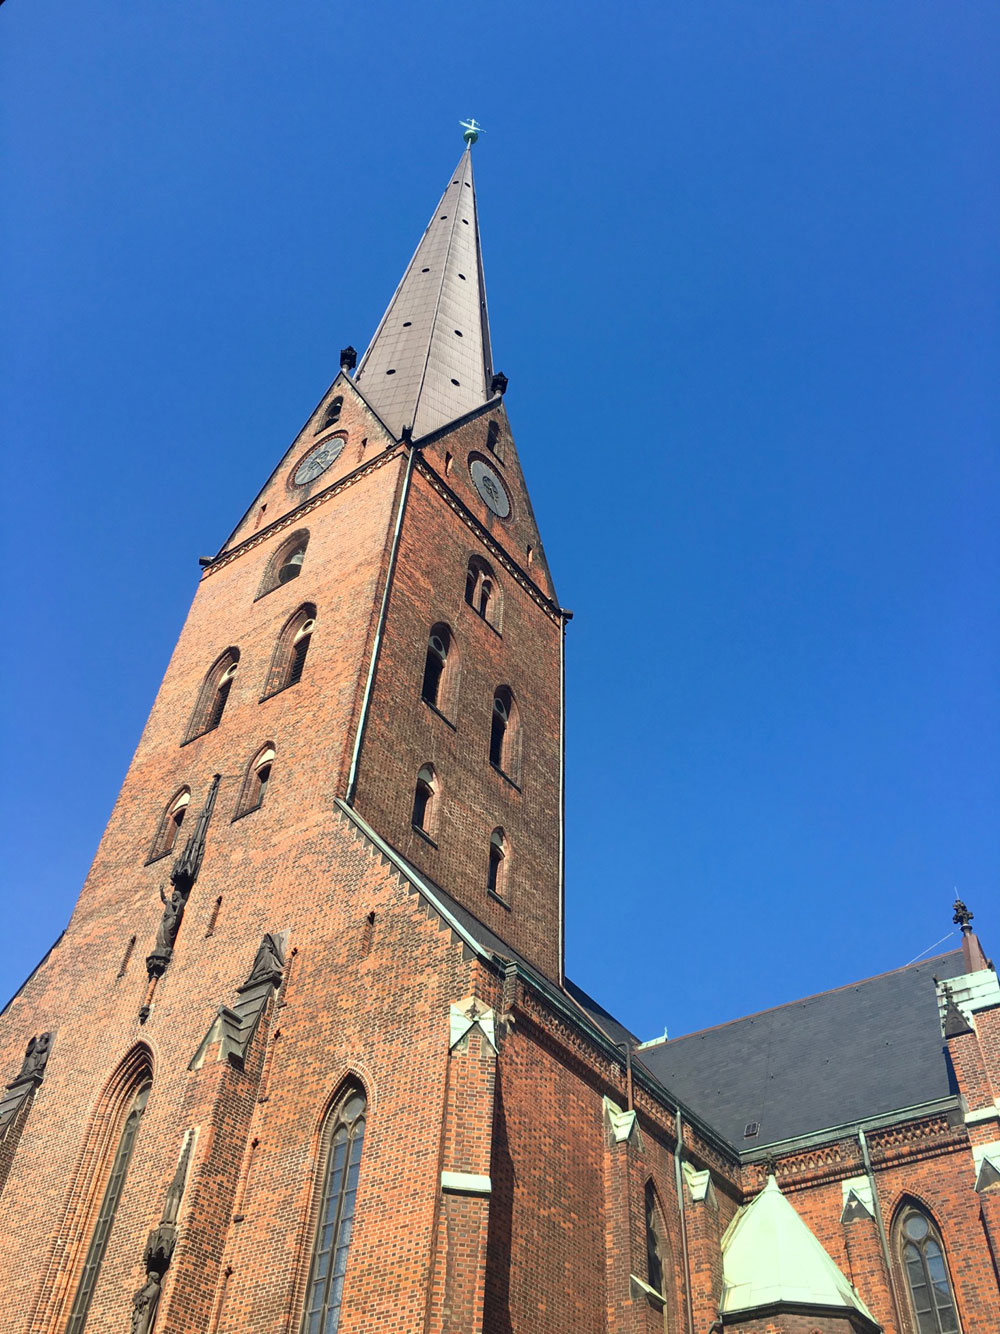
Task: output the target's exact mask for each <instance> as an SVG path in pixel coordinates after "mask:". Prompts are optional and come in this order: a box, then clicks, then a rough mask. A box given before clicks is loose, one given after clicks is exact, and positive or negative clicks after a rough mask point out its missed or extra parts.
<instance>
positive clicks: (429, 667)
mask: <svg viewBox="0 0 1000 1334" xmlns="http://www.w3.org/2000/svg"><path fill="white" fill-rule="evenodd" d="M447 658H448V640H447V637H446V634H442V633H441V631H437V632H436V633H434V632H432V634H431V637H430V639H429V641H428V643H427V659H426V661H425V663H424V681H423V685H422V686H421V688H420V693H421V695H422V696H423V697H424V699H425V700H426V701H427V703H428V704H433V705H434V706H435V708H436V707H437V705H438V701H439V699H440V695H441V678H442V676H443V675H444V665H445V662H446V661H447Z"/></svg>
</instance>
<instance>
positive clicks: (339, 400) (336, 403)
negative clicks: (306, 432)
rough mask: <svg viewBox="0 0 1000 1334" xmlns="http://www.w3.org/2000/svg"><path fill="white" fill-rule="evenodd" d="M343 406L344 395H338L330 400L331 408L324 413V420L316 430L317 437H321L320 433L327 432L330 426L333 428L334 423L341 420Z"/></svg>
mask: <svg viewBox="0 0 1000 1334" xmlns="http://www.w3.org/2000/svg"><path fill="white" fill-rule="evenodd" d="M343 406H344V396H343V395H342V394H338V395H337V397H336V398H331V399H330V406H329V407H328V408H327V410H326V412H324V414H323V420H322V421H321V422H320V424H319V426H317V428H316V434H317V435H319V433H320V431H325V430H326V428H327V427H328V426H332V425H333V424H334V422H337V421H339V420H340V410H341V408H342V407H343Z"/></svg>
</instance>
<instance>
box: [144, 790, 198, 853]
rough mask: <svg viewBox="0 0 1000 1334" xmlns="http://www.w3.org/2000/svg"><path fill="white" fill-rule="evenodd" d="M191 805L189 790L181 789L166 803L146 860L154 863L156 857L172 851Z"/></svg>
mask: <svg viewBox="0 0 1000 1334" xmlns="http://www.w3.org/2000/svg"><path fill="white" fill-rule="evenodd" d="M190 803H191V789H190V788H188V787H182V788H181V790H180V791H179V792H176V793H175V794H174V795H173V796H172V797H171V799H170V801H169V802H167V805H166V808H165V810H164V812H163V814H162V815H161V816H160V823H159V825H158V826H157V829H156V837H155V838H154V839H153V846H152V848H150V850H149V856H148V858H147V859H146V860H147V861H150V862H155V861H156V859H157V857H165V856H166V855H167V853H168V852H172V851H173V847H174V844H175V843H176V842H177V835H178V833H179V831H180V827H181V825H182V824H183V823H184V817H185V815H186V814H187V809H188V806H189V805H190Z"/></svg>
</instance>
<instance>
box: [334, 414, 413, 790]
mask: <svg viewBox="0 0 1000 1334" xmlns="http://www.w3.org/2000/svg"><path fill="white" fill-rule="evenodd" d="M403 439H404V440H405V441H406V443H407V444H408V445H409V449H410V453H409V457H408V458H407V460H406V473H405V475H404V477H403V489H402V491H401V492H400V496H399V505H398V506H397V508H396V526H395V528H394V529H393V533H392V551H391V552H390V554H389V568H388V570H387V571H386V575H385V588H383V590H382V605H381V607H380V608H379V613H378V628H377V630H376V631H375V642H374V644H373V645H372V656H371V661H370V662H369V664H368V677H367V680H366V681H365V693H364V698H363V699H362V701H361V717H360V718H359V720H358V730H357V733H356V734H355V737H354V750H353V751H352V753H351V768H350V772H349V773H348V775H347V804H348V806H352V805H353V804H354V795H355V793H356V792H357V788H358V761H359V759H360V758H361V743H362V741H363V740H364V735H365V728H366V726H367V724H368V710H369V708H370V707H371V700H372V686H373V685H374V682H375V668H376V667H377V666H378V655H379V649H380V648H381V647H382V632H383V631H384V629H385V618H386V615H387V614H388V611H389V593H390V591H391V589H392V576H393V575H394V574H395V572H396V556H397V555H398V553H399V535H400V532H401V531H402V528H403V513H404V511H405V509H406V499H407V496H408V495H409V494H410V478H411V477H412V476H413V464H414V460H415V459H416V457H417V451H416V450H415V449H414V448H413V444H412V442H411V440H410V438H409V434H408V433H407V432H405V431H404V433H403Z"/></svg>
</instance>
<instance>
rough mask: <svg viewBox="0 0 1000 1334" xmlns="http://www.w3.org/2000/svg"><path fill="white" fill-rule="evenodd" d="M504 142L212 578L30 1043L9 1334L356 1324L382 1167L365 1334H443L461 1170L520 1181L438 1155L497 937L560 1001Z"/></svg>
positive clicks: (554, 795)
mask: <svg viewBox="0 0 1000 1334" xmlns="http://www.w3.org/2000/svg"><path fill="white" fill-rule="evenodd" d="M475 138H476V130H475V127H474V125H473V127H472V128H471V129H469V130H468V131H467V134H466V140H467V144H466V149H465V152H464V153H463V155H462V158H461V160H460V161H459V163H458V166H457V167H456V169H455V171H454V172H453V173H452V174H451V175H450V176H449V178H448V181H447V184H446V186H445V189H444V193H443V194H442V196H441V200H440V203H439V204H438V206H437V207H436V208H435V210H434V213H433V215H432V217H431V219H430V221H429V223H428V225H427V228H426V230H425V232H424V234H423V236H422V237H421V239H420V242H419V244H418V246H417V249H416V252H415V253H414V256H413V258H412V260H411V261H410V264H409V266H408V267H407V269H406V271H405V273H404V275H403V278H402V281H401V282H400V284H399V286H398V288H397V289H396V292H395V294H394V296H393V297H392V300H391V301H390V303H389V306H388V309H387V310H386V313H385V315H384V317H383V319H382V321H381V323H380V324H379V325H378V328H377V330H376V333H375V335H374V337H373V339H372V341H371V344H370V346H369V347H368V350H367V351H366V352H365V354H364V356H363V357H362V358H361V361H360V364H358V365H357V368H356V370H355V361H356V358H355V354H354V352H353V349H351V348H347V349H345V350H344V352H343V353H342V355H341V367H340V372H339V374H338V375H337V377H336V379H335V380H334V382H333V384H332V385H331V386H330V388H329V390H328V391H327V392H326V393H325V394H324V395H323V397H322V399H321V400H320V402H319V404H318V405H317V407H316V408H315V410H314V411H313V412H312V413H311V415H310V416H309V418H308V420H307V421H306V423H305V425H304V426H303V428H302V430H301V431H300V432H299V434H298V436H297V437H296V438H295V440H294V441H293V442H292V444H291V445H290V446H289V448H288V449H287V450H286V451H285V453H284V454H283V455H282V456H281V458H280V459H279V460H278V462H277V465H276V467H275V469H274V471H273V473H272V474H271V476H270V477H269V478H268V479H267V480H266V481H265V482H264V485H263V486H262V488H261V490H260V492H259V494H258V495H257V497H256V498H255V499H254V501H253V504H252V505H251V506H250V507H249V509H248V510H247V511H246V513H245V514H244V515H243V517H242V518H241V519H240V520H239V522H238V523H237V524H236V526H235V528H234V530H233V532H232V534H231V535H230V536H229V538H228V539H227V540H226V541H225V542H224V543H223V545H222V547H221V549H220V550H219V552H218V554H217V555H216V556H215V557H213V558H212V559H210V560H209V559H206V560H203V561H202V566H203V570H202V574H201V579H200V582H199V585H198V589H197V592H196V595H195V598H194V602H193V604H192V607H191V610H190V612H189V614H188V617H187V620H186V622H185V625H184V627H183V629H182V631H181V635H180V638H179V640H178V643H177V646H176V648H175V650H174V652H173V655H172V657H171V659H170V662H169V665H168V667H167V670H166V673H165V675H164V678H163V682H162V685H161V687H160V689H159V691H158V693H157V696H156V699H155V701H154V703H153V707H152V710H151V712H150V715H149V719H148V721H147V723H146V726H145V728H144V729H143V733H142V736H141V738H140V740H139V744H138V747H137V749H136V752H135V755H134V757H133V760H132V763H131V765H130V767H129V770H128V773H127V775H126V777H125V781H124V783H123V785H122V789H121V792H120V795H119V797H118V800H117V802H116V803H115V806H114V809H113V811H112V814H111V818H110V820H109V823H108V826H107V829H106V831H105V833H104V836H103V838H102V840H101V843H100V846H99V848H98V851H97V854H96V857H95V859H94V863H93V866H92V868H91V871H90V874H89V875H88V877H87V880H86V883H85V885H84V887H83V890H82V892H81V894H80V898H79V901H78V903H77V905H76V908H75V910H74V912H73V916H72V919H71V921H70V923H69V925H68V927H67V929H66V931H65V933H64V934H63V936H62V937H61V938H60V941H59V942H58V945H57V946H56V947H55V948H54V949H53V950H52V951H51V952H50V954H49V955H48V956H47V958H46V959H45V960H44V961H43V963H42V964H41V965H40V966H39V968H38V969H37V970H36V971H35V973H34V974H33V975H32V976H31V978H30V979H29V980H28V982H27V983H26V984H25V986H24V987H23V988H22V990H21V991H20V992H19V993H18V995H17V997H16V998H15V999H14V1001H13V1002H12V1004H11V1005H10V1007H9V1008H8V1010H7V1011H6V1013H5V1015H4V1016H3V1027H2V1042H3V1052H4V1059H5V1060H6V1067H7V1071H8V1073H7V1074H6V1079H8V1080H12V1083H11V1085H10V1087H9V1089H8V1093H7V1096H6V1099H5V1101H3V1102H2V1103H0V1130H5V1132H6V1133H5V1137H4V1140H3V1145H2V1155H0V1178H2V1180H3V1182H4V1207H5V1216H6V1218H7V1220H8V1221H7V1225H6V1227H5V1229H4V1234H5V1235H4V1237H3V1241H2V1248H0V1249H2V1251H3V1252H4V1259H5V1261H6V1264H5V1272H6V1273H7V1279H6V1281H5V1298H6V1300H5V1302H4V1309H5V1315H4V1317H3V1324H4V1327H5V1328H8V1329H10V1330H19V1331H27V1330H29V1329H30V1330H32V1331H39V1332H41V1331H52V1332H53V1334H55V1331H62V1330H64V1329H65V1330H69V1331H72V1334H81V1332H82V1331H83V1329H84V1328H87V1329H104V1328H107V1329H118V1328H124V1327H125V1322H126V1321H127V1320H128V1319H129V1318H130V1312H131V1317H132V1320H133V1325H134V1327H135V1328H136V1329H141V1330H148V1329H151V1328H152V1326H153V1323H154V1322H155V1324H156V1327H157V1329H158V1330H159V1331H164V1334H165V1331H167V1330H168V1329H170V1330H209V1329H210V1330H212V1331H224V1330H234V1331H235V1330H242V1329H247V1328H253V1329H254V1330H260V1329H263V1328H265V1327H266V1328H273V1329H274V1330H275V1331H277V1330H278V1329H279V1328H280V1329H282V1330H286V1329H296V1330H297V1329H299V1328H302V1329H304V1330H306V1331H307V1334H319V1329H320V1327H322V1328H323V1329H324V1330H325V1331H326V1334H332V1331H333V1330H334V1329H336V1328H337V1327H338V1322H339V1321H340V1319H341V1303H342V1300H343V1301H346V1300H347V1298H346V1297H344V1296H343V1294H342V1291H341V1288H342V1285H343V1278H344V1266H345V1265H346V1257H347V1244H348V1240H349V1238H350V1234H351V1229H352V1223H351V1221H350V1217H351V1214H350V1211H351V1210H352V1209H353V1191H354V1189H355V1187H356V1185H357V1180H356V1177H357V1171H358V1163H359V1161H360V1155H361V1147H362V1142H363V1141H364V1152H365V1173H366V1174H368V1173H370V1175H371V1182H372V1185H371V1190H372V1192H373V1194H372V1199H373V1200H374V1199H375V1198H376V1196H377V1198H378V1199H379V1204H378V1206H377V1207H373V1208H372V1209H368V1210H366V1214H365V1218H364V1220H359V1226H358V1228H357V1229H356V1234H357V1235H356V1236H355V1238H354V1240H353V1241H352V1242H351V1264H352V1269H353V1268H354V1267H356V1269H357V1275H356V1276H355V1277H354V1278H353V1279H352V1289H351V1291H352V1292H353V1296H352V1297H351V1302H352V1303H353V1305H352V1306H351V1307H350V1309H351V1311H353V1312H354V1313H355V1314H354V1316H353V1317H352V1320H347V1308H344V1319H345V1322H346V1323H345V1328H350V1329H359V1330H360V1329H363V1328H364V1329H373V1328H379V1329H387V1330H388V1329H400V1330H402V1329H412V1328H417V1327H418V1323H419V1322H417V1320H416V1312H417V1311H418V1310H420V1311H421V1312H423V1311H425V1310H427V1311H429V1310H431V1309H432V1308H433V1306H434V1302H435V1301H437V1300H439V1298H435V1296H434V1294H433V1286H434V1283H435V1281H436V1280H435V1277H434V1275H435V1266H436V1264H438V1261H437V1260H436V1259H435V1255H436V1248H439V1247H440V1244H441V1237H442V1229H443V1228H444V1226H445V1224H444V1222H443V1220H442V1215H441V1207H442V1206H441V1199H440V1196H441V1185H440V1174H441V1171H442V1165H444V1169H445V1170H446V1169H447V1166H448V1160H449V1158H450V1157H454V1156H455V1154H458V1157H457V1158H456V1159H455V1161H456V1163H458V1165H459V1167H461V1166H462V1163H461V1162H459V1159H462V1161H463V1162H464V1159H463V1154H464V1155H465V1157H466V1158H467V1157H468V1156H469V1153H471V1154H472V1158H473V1159H475V1161H474V1162H473V1163H472V1166H473V1167H475V1168H476V1169H477V1170H476V1171H475V1172H473V1173H472V1174H471V1175H472V1176H485V1175H486V1174H488V1172H489V1162H488V1156H487V1159H486V1160H485V1161H480V1159H482V1151H481V1146H480V1149H479V1150H475V1149H473V1148H469V1150H468V1152H467V1151H466V1150H461V1149H457V1148H456V1147H455V1145H452V1146H451V1147H450V1148H448V1147H447V1146H446V1144H445V1138H446V1135H447V1134H452V1135H453V1134H454V1133H455V1126H454V1124H452V1126H451V1130H450V1131H448V1132H445V1130H444V1129H443V1126H444V1124H445V1123H447V1122H448V1113H447V1103H448V1099H449V1097H454V1096H455V1089H454V1085H453V1084H452V1085H451V1086H450V1088H449V1084H450V1081H449V1075H448V1071H449V1059H448V1056H449V1048H448V1045H447V1043H442V1042H441V1041H439V1040H438V1039H440V1037H441V1035H442V1031H443V1030H441V1022H442V1021H443V1020H442V1016H445V1017H446V1016H447V1015H448V1013H449V1007H450V1006H453V1005H454V1004H456V1003H457V1002H463V1003H464V1005H465V1010H469V1012H470V1013H471V1014H472V1016H473V1018H472V1020H469V1019H468V1018H463V1017H461V1015H464V1013H465V1010H463V1011H461V1012H457V1013H459V1014H460V1017H459V1018H458V1019H457V1020H456V1019H454V1018H453V1020H452V1021H450V1022H452V1024H453V1025H454V1024H455V1023H457V1024H458V1025H459V1027H461V1026H462V1025H463V1024H464V1025H465V1033H464V1040H465V1047H466V1048H467V1047H468V1046H469V1038H468V1030H469V1029H475V1034H474V1037H475V1041H474V1042H473V1046H475V1047H476V1050H477V1052H478V1050H479V1047H480V1046H482V1047H483V1052H484V1053H486V1052H487V1051H490V1052H492V1051H493V1046H492V1045H491V1044H494V1043H495V1035H494V1034H493V1029H492V1028H491V1027H490V1025H489V1024H486V1025H485V1026H484V1025H483V1024H478V1023H477V1022H476V1014H477V1012H485V1011H487V1010H488V1008H489V1006H488V1004H487V1003H483V1002H482V1001H480V1003H479V1004H478V1005H477V1004H476V1003H475V1000H474V998H475V996H476V995H477V994H478V995H479V996H480V997H481V996H482V994H483V992H482V987H481V986H477V984H476V980H475V977H474V969H473V959H474V958H475V957H478V956H482V955H484V954H485V952H486V946H484V945H483V944H482V941H486V942H488V945H489V946H490V947H494V946H495V947H496V948H497V949H500V948H501V947H502V949H503V950H504V951H506V952H507V954H506V957H507V958H514V957H516V958H517V959H519V960H521V961H522V963H523V966H525V967H526V968H529V969H531V970H532V971H533V972H535V973H537V975H538V976H539V977H542V978H546V979H549V981H550V982H551V983H553V984H555V985H558V984H559V983H560V982H561V973H562V876H561V864H562V846H561V845H562V832H561V820H562V643H563V631H564V624H565V620H566V616H567V614H566V613H564V612H563V611H562V610H561V609H560V607H559V604H558V602H557V600H556V597H555V592H554V589H553V586H552V581H551V577H550V575H549V571H548V567H547V564H546V561H545V556H544V552H543V549H542V545H541V541H540V538H539V534H538V531H537V528H536V525H535V520H534V517H533V514H532V510H531V503H530V500H529V498H528V493H527V490H526V487H525V482H524V478H523V476H522V472H521V467H520V463H519V460H518V455H517V451H516V448H515V445H514V441H513V437H512V434H511V430H510V426H509V423H508V419H507V414H506V410H505V407H504V391H505V389H506V379H505V377H504V376H503V375H502V374H500V373H497V372H495V371H494V368H493V363H492V355H491V346H490V335H489V322H488V317H487V309H486V291H485V283H484V277H483V265H482V252H481V246H480V235H479V222H478V214H477V208H476V194H475V185H474V181H473V172H472V156H471V152H472V144H473V143H474V142H475ZM473 928H474V932H475V940H473V935H472V934H470V932H471V931H472V930H473ZM470 1007H471V1009H470ZM425 1030H426V1035H427V1036H428V1037H432V1040H431V1042H430V1043H429V1045H428V1044H427V1043H425V1042H424V1040H423V1038H422V1036H421V1035H422V1034H423V1033H424V1031H425ZM29 1040H30V1042H31V1050H30V1052H29V1055H28V1057H26V1058H25V1059H24V1065H23V1068H22V1070H21V1073H20V1074H18V1073H17V1068H18V1063H19V1062H20V1061H21V1058H22V1053H23V1051H24V1048H25V1044H26V1043H28V1042H29ZM488 1064H489V1062H488V1061H487V1060H486V1059H485V1057H484V1055H483V1054H482V1053H481V1054H480V1056H479V1057H477V1063H476V1069H475V1070H474V1071H473V1072H471V1073H470V1074H469V1075H468V1076H467V1080H468V1081H471V1086H470V1090H469V1096H470V1097H471V1098H473V1100H475V1099H477V1098H479V1099H482V1098H485V1097H487V1094H488V1085H489V1082H490V1076H489V1073H488ZM480 1086H481V1087H480ZM376 1107H377V1108H378V1111H377V1112H376ZM442 1118H443V1119H442ZM366 1127H369V1128H368V1129H367V1130H366ZM421 1164H422V1166H421ZM466 1166H468V1164H466ZM479 1169H482V1170H481V1171H479ZM463 1170H464V1169H463ZM428 1173H429V1174H428ZM338 1174H339V1175H338ZM349 1178H350V1180H349ZM462 1198H463V1199H466V1197H464V1196H463V1197H462ZM467 1198H468V1199H470V1200H471V1201H472V1203H473V1206H475V1205H476V1204H478V1203H480V1201H479V1200H478V1198H477V1196H476V1195H475V1193H473V1194H472V1195H470V1196H468V1197H467ZM329 1209H332V1210H333V1212H334V1215H336V1218H335V1220H334V1222H333V1223H329V1220H328V1221H327V1222H321V1221H320V1215H321V1214H322V1213H323V1210H329ZM466 1212H468V1209H466ZM379 1215H381V1218H380V1221H378V1218H379ZM323 1217H324V1218H325V1215H323ZM338 1220H339V1221H338ZM324 1227H328V1231H330V1238H332V1240H331V1245H332V1246H333V1248H334V1249H333V1251H332V1252H329V1251H328V1253H325V1254H323V1253H321V1252H322V1235H323V1228H324ZM477 1227H478V1224H477ZM157 1229H158V1230H157ZM317 1229H319V1233H317ZM330 1229H332V1231H331V1230H330ZM147 1235H148V1238H149V1240H148V1244H147ZM366 1235H367V1236H368V1241H367V1242H366V1241H365V1237H366ZM317 1237H319V1240H317ZM41 1238H45V1239H47V1240H46V1244H45V1246H44V1247H41V1249H40V1239H41ZM330 1238H328V1240H329V1239H330ZM482 1244H483V1245H485V1233H484V1234H483V1239H482ZM337 1247H339V1248H340V1249H339V1250H338V1249H337ZM388 1254H392V1255H393V1257H394V1259H393V1266H394V1270H395V1273H394V1276H393V1277H391V1278H390V1277H389V1276H388V1275H387V1274H386V1273H385V1272H384V1269H385V1261H384V1257H385V1256H386V1255H388ZM29 1256H31V1257H32V1259H31V1261H30V1263H29V1262H27V1257H29ZM251 1256H253V1257H255V1259H254V1260H251V1259H250V1257H251ZM380 1256H381V1257H383V1258H382V1259H380V1258H379V1257H380ZM14 1257H21V1260H22V1262H21V1263H13V1260H14ZM310 1257H311V1258H310ZM338 1267H339V1268H338ZM362 1274H365V1275H367V1276H366V1277H364V1278H362V1277H361V1275H362ZM478 1300H479V1301H480V1304H481V1300H482V1298H481V1293H480V1296H479V1298H478ZM130 1303H132V1305H131V1306H130ZM390 1308H391V1315H390ZM303 1313H307V1314H305V1315H304V1314H303Z"/></svg>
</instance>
